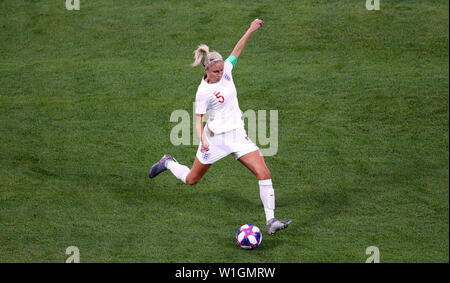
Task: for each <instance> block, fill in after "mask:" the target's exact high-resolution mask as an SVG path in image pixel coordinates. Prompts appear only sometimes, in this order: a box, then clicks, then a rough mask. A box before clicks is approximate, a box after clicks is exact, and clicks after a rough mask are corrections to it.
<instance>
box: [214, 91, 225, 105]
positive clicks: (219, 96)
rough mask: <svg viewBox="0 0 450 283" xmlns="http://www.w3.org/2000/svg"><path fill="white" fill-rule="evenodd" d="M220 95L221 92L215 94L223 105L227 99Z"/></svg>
mask: <svg viewBox="0 0 450 283" xmlns="http://www.w3.org/2000/svg"><path fill="white" fill-rule="evenodd" d="M219 94H220V91H219V92H217V91H215V92H214V95H215V96H216V97H217V98H218V99H219V102H220V103H223V101H224V100H225V98H223V96H222V95H219Z"/></svg>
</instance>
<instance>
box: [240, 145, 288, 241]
mask: <svg viewBox="0 0 450 283" xmlns="http://www.w3.org/2000/svg"><path fill="white" fill-rule="evenodd" d="M238 160H239V161H240V162H241V163H242V164H243V165H244V166H245V167H247V168H248V169H249V170H250V171H251V172H252V173H253V174H254V175H255V176H256V178H258V180H259V181H258V183H259V195H260V197H261V201H262V203H263V206H264V212H265V214H266V221H267V227H266V228H267V232H268V233H269V234H273V233H275V232H276V231H278V230H280V229H283V228H286V227H287V226H288V225H289V224H291V220H282V221H280V220H278V219H276V218H275V192H274V189H273V186H272V179H271V176H270V171H269V169H268V168H267V165H266V163H265V161H264V157H263V155H262V154H261V151H260V150H256V151H253V152H250V153H247V154H245V155H243V156H241V157H240V158H238Z"/></svg>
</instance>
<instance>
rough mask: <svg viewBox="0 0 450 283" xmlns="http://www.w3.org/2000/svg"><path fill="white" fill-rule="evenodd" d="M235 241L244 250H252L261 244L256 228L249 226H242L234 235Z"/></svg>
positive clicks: (259, 233)
mask: <svg viewBox="0 0 450 283" xmlns="http://www.w3.org/2000/svg"><path fill="white" fill-rule="evenodd" d="M236 240H237V242H238V244H239V246H241V248H244V249H254V248H257V247H258V246H259V244H261V240H262V234H261V230H259V228H258V227H256V226H255V225H251V224H245V225H242V226H241V228H239V230H238V231H237V233H236Z"/></svg>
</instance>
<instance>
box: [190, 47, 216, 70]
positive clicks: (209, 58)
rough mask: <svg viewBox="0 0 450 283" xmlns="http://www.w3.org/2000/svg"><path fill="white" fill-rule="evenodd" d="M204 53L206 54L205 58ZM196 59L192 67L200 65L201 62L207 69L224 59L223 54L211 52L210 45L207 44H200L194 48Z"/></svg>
mask: <svg viewBox="0 0 450 283" xmlns="http://www.w3.org/2000/svg"><path fill="white" fill-rule="evenodd" d="M203 54H205V55H206V56H205V58H204V59H203ZM194 59H195V61H194V63H192V64H191V66H192V67H195V66H198V65H199V64H200V62H201V63H202V64H203V66H204V67H205V68H206V69H208V68H209V66H211V65H212V64H214V63H216V62H220V61H223V58H222V55H220V54H219V53H218V52H216V51H213V52H209V47H208V46H207V45H205V44H201V45H199V46H198V48H197V49H196V50H194Z"/></svg>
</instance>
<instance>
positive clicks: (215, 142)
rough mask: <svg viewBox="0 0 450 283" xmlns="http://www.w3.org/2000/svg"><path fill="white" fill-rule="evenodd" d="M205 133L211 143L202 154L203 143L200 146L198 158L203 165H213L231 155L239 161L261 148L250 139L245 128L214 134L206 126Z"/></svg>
mask: <svg viewBox="0 0 450 283" xmlns="http://www.w3.org/2000/svg"><path fill="white" fill-rule="evenodd" d="M204 131H205V136H206V138H207V139H208V142H209V150H208V151H205V152H201V148H202V144H201V142H200V144H199V145H198V149H197V158H198V160H199V161H200V162H201V163H202V164H213V163H214V162H216V161H218V160H220V159H222V158H224V157H225V156H227V155H229V154H231V153H232V154H233V155H234V158H235V159H236V160H237V159H239V158H241V157H242V156H244V155H246V154H247V153H250V152H253V151H256V150H259V147H258V146H257V145H256V144H254V143H253V142H252V141H251V140H250V139H249V138H248V136H247V133H246V131H245V129H244V128H238V129H234V130H231V131H229V132H226V133H222V134H213V133H212V132H211V131H209V129H208V126H205V129H204Z"/></svg>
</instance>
